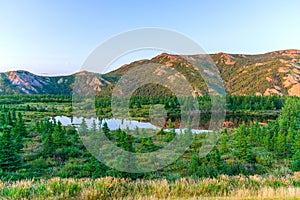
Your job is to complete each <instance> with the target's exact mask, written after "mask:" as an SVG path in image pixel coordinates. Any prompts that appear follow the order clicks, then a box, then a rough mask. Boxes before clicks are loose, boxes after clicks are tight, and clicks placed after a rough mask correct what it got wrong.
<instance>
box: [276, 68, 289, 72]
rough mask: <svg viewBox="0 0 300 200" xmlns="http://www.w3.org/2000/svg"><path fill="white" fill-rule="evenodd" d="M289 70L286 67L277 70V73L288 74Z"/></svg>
mask: <svg viewBox="0 0 300 200" xmlns="http://www.w3.org/2000/svg"><path fill="white" fill-rule="evenodd" d="M289 71H290V70H289V69H288V68H286V67H280V68H279V69H278V72H279V73H287V72H289Z"/></svg>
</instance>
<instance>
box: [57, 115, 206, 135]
mask: <svg viewBox="0 0 300 200" xmlns="http://www.w3.org/2000/svg"><path fill="white" fill-rule="evenodd" d="M54 119H55V121H60V122H61V123H62V125H63V126H72V125H74V126H79V125H80V124H81V122H82V120H83V118H82V117H67V116H56V117H54ZM84 120H85V122H86V124H87V126H88V128H91V127H92V125H93V122H95V123H96V124H97V127H99V126H100V125H103V124H104V123H105V122H106V123H107V125H108V128H109V129H110V130H116V129H118V128H120V129H126V128H128V129H129V130H134V129H135V128H143V129H154V130H155V129H157V130H160V128H157V127H156V126H154V125H153V124H151V123H150V122H140V121H137V120H128V119H114V118H112V119H106V118H105V119H102V121H101V123H100V120H98V119H96V118H84ZM165 131H169V130H168V129H165ZM183 131H184V129H175V132H176V133H181V132H183ZM192 132H193V133H195V134H199V133H203V132H211V131H210V130H196V129H192Z"/></svg>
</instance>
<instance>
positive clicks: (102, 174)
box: [0, 95, 300, 199]
mask: <svg viewBox="0 0 300 200" xmlns="http://www.w3.org/2000/svg"><path fill="white" fill-rule="evenodd" d="M197 100H198V103H199V107H200V110H201V111H202V112H203V113H206V114H207V115H208V119H209V110H210V107H211V102H210V98H209V97H206V96H204V97H198V99H197ZM154 104H162V105H164V107H165V109H166V110H167V114H168V115H167V116H168V120H167V123H166V125H165V127H167V128H169V130H170V131H165V130H164V129H161V130H159V131H157V134H156V135H155V136H153V137H148V138H142V139H140V138H135V137H134V136H132V135H131V134H128V132H129V130H126V129H124V130H121V129H116V130H110V129H109V128H108V126H107V124H106V123H104V124H103V125H102V126H99V124H96V123H93V125H92V127H91V128H88V126H87V124H86V122H85V120H84V119H83V120H82V122H81V124H79V125H78V126H75V125H74V126H62V123H61V122H60V121H55V120H53V118H52V117H55V116H59V115H65V116H71V115H72V97H70V96H63V95H19V96H18V95H14V96H10V95H3V96H1V98H0V179H1V181H2V183H1V184H0V196H4V197H7V198H16V199H17V198H18V197H20V196H18V195H21V194H17V193H18V192H20V191H19V190H21V189H20V188H23V189H24V187H25V186H24V185H23V186H22V187H21V186H20V188H19V189H16V188H18V185H16V186H15V187H14V186H11V184H10V186H9V187H8V186H7V185H6V184H7V183H16V182H15V181H21V182H20V184H21V185H22V181H25V182H24V184H25V183H26V181H29V182H30V181H32V179H34V183H32V186H30V187H29V189H28V190H29V191H27V193H26V192H25V193H24V194H23V193H22V195H23V196H24V195H25V196H26V195H27V196H26V198H28V199H31V198H35V196H34V194H33V193H32V192H33V190H34V188H35V187H38V189H41V188H39V187H40V185H41V184H44V187H45V191H44V193H43V192H41V195H47V196H48V195H49V194H48V193H47V192H46V188H47V187H48V186H49V187H58V188H60V189H59V190H61V191H57V193H59V194H60V193H63V191H66V189H63V188H62V187H67V188H68V191H69V190H70V189H71V188H73V189H72V192H70V194H68V195H70V197H71V196H73V197H78V198H79V196H76V195H79V194H81V193H82V189H83V188H86V189H88V188H90V187H92V186H91V183H90V185H89V183H88V182H93V180H94V181H95V182H94V183H93V184H98V185H97V186H95V187H96V188H97V187H98V189H99V190H97V189H96V191H98V192H99V195H105V194H103V193H102V192H101V191H102V190H103V188H102V189H101V187H105V184H109V183H108V182H113V183H111V184H112V185H113V186H111V187H116V188H110V190H109V191H110V192H113V191H114V190H119V189H120V190H122V191H123V192H124V194H125V193H126V195H129V193H130V192H129V193H128V191H127V189H126V188H127V187H126V184H128V187H133V188H135V187H137V188H140V187H138V186H137V185H138V184H139V182H138V181H144V182H145V183H144V184H145V185H148V186H149V187H151V188H152V190H150V189H149V188H148V189H147V188H144V190H145V191H144V192H145V194H144V195H149V194H152V193H153V194H152V195H158V194H157V193H160V192H157V191H156V190H159V189H158V188H156V189H153V187H154V186H153V185H152V184H154V183H152V182H151V181H154V182H155V181H157V182H159V181H164V180H165V181H166V183H165V184H166V185H167V186H166V187H167V188H168V190H170V191H173V190H174V192H175V193H176V195H178V196H180V195H181V194H180V192H179V191H178V190H179V189H178V188H176V187H179V186H178V185H181V184H183V185H188V184H190V185H191V187H195V188H197V187H199V188H198V189H199V190H200V189H201V187H204V186H201V187H200V186H197V184H196V183H198V182H199V183H198V184H200V185H201V184H204V183H206V182H208V183H209V184H208V185H207V187H208V188H206V192H203V193H202V194H204V196H205V195H207V196H213V195H217V194H218V192H220V194H222V195H225V196H226V195H229V193H230V194H231V190H232V191H233V190H236V189H237V188H239V187H241V185H243V184H244V185H245V184H250V185H251V187H250V186H249V187H250V188H252V187H254V188H256V189H255V191H257V192H258V191H259V190H260V189H263V188H264V187H270V188H271V189H274V190H276V189H278V188H279V189H280V188H281V189H282V187H283V188H288V187H299V186H300V176H297V172H299V171H300V113H299V110H300V98H298V97H280V96H268V97H263V96H230V95H229V96H227V97H226V107H227V115H228V116H230V117H226V120H231V119H238V120H236V124H235V125H234V126H233V127H229V128H228V127H224V129H222V130H221V131H220V133H219V139H218V142H217V144H216V145H215V146H214V147H213V149H212V151H211V152H210V153H209V154H208V155H206V156H205V157H203V158H199V155H198V154H199V149H200V148H201V146H202V144H203V141H204V139H205V136H206V134H209V133H203V134H191V132H190V130H187V131H185V132H184V133H183V134H189V135H191V137H193V142H192V144H191V145H190V146H189V147H188V148H187V149H186V151H185V153H184V155H183V156H181V157H180V158H179V159H178V160H176V161H175V162H174V163H172V164H171V165H169V166H167V167H165V168H163V169H160V170H158V171H155V172H149V173H127V172H120V171H118V170H115V169H112V168H110V167H108V166H106V165H105V164H103V163H101V162H99V161H98V160H97V159H96V158H95V157H94V156H92V155H91V153H89V151H88V150H87V149H86V147H85V146H84V144H83V142H82V140H81V138H80V136H79V135H80V134H78V133H80V132H84V133H96V134H97V133H99V134H100V133H104V134H105V135H106V136H107V138H109V140H110V141H112V142H113V143H114V144H115V145H116V146H118V147H120V148H122V149H124V150H126V151H130V152H139V153H144V152H151V151H156V150H158V149H161V148H163V147H164V146H165V145H167V144H168V143H169V142H170V141H172V140H173V139H174V138H175V137H176V133H175V128H176V126H177V125H176V124H177V123H176V122H177V120H178V114H179V113H180V107H179V105H178V101H177V99H176V97H172V96H171V97H162V96H161V97H151V98H150V97H141V96H135V97H132V98H131V99H130V113H131V117H132V118H134V119H139V120H145V121H147V120H148V118H149V116H148V110H149V108H150V106H151V105H154ZM95 107H96V112H97V116H98V117H99V118H101V119H102V118H106V117H110V116H111V114H110V111H111V107H110V99H109V98H108V97H98V98H96V101H95ZM134 113H136V114H134ZM249 116H250V118H249ZM251 116H252V117H251ZM205 123H206V122H205V120H204V122H203V126H204V127H205ZM200 124H201V123H200ZM133 131H134V132H135V133H136V134H143V131H142V130H139V129H135V130H133ZM295 174H296V175H295ZM255 176H259V177H260V178H259V179H260V180H259V181H258V180H256V182H255V180H252V179H253V177H255ZM237 177H238V178H237ZM243 177H244V178H245V177H246V178H247V180H249V181H250V182H249V183H246V182H245V180H244V178H243ZM285 177H289V178H288V179H287V178H285ZM55 178H56V179H57V180H56V179H55ZM66 178H68V179H66ZM70 178H72V179H76V180H78V183H77V184H74V183H72V181H71V180H70ZM123 180H127V181H125V182H123ZM189 180H190V181H189ZM192 180H193V181H194V182H193V181H192ZM213 180H218V181H221V182H222V184H224V185H218V184H217V185H214V184H212V183H213V182H214V181H213ZM286 180H288V183H287V182H286ZM43 181H45V182H43ZM147 181H148V182H147ZM201 181H204V182H203V183H200V182H201ZM251 181H252V182H251ZM174 183H178V184H175V185H176V186H174V185H173V186H172V184H174ZM239 183H241V185H239ZM49 184H50V185H49ZM51 184H52V185H51ZM53 184H58V185H57V186H54V185H53ZM101 184H102V186H101V187H100V185H101ZM124 184H125V185H124ZM130 184H131V186H130ZM232 184H233V185H234V184H236V185H234V186H232V188H231V186H230V185H232ZM25 185H26V184H25ZM211 185H212V186H211ZM69 187H71V188H69ZM145 187H146V186H145ZM174 187H175V188H174ZM182 187H187V186H182ZM209 187H216V188H215V189H212V188H210V190H211V191H209ZM137 188H135V189H136V190H138V189H137ZM226 188H227V189H226ZM35 189H36V188H35ZM90 189H91V188H90ZM92 189H93V190H95V188H94V186H93V188H92ZM198 189H197V190H198ZM202 189H203V188H202ZM240 189H245V188H240ZM51 190H53V188H52V189H51ZM141 190H142V189H141ZM195 190H196V189H195ZM227 190H228V191H227ZM150 191H152V192H150ZM187 191H188V190H187ZM23 192H24V191H23ZM298 192H299V191H298ZM115 193H116V192H115ZM127 193H128V194H127ZM175 193H174V195H175ZM190 193H191V194H190V195H191V197H192V196H193V195H197V194H196V193H197V192H196V193H195V191H194V192H193V191H190ZM258 193H259V192H258ZM138 194H139V195H142V192H140V193H137V194H136V195H138ZM163 194H164V193H161V195H163ZM13 195H16V196H13ZM51 195H54V196H55V194H51ZM81 195H82V194H81ZM116 195H117V194H116ZM176 195H175V196H176ZM182 195H185V194H182ZM157 197H158V198H159V196H157ZM185 197H189V196H185ZM36 198H38V197H37V196H36ZM39 198H43V196H40V197H39ZM93 198H94V199H97V198H99V196H98V197H97V195H96V196H95V197H92V198H91V199H93ZM116 198H117V197H116Z"/></svg>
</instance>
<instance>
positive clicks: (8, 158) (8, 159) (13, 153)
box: [0, 126, 21, 171]
mask: <svg viewBox="0 0 300 200" xmlns="http://www.w3.org/2000/svg"><path fill="white" fill-rule="evenodd" d="M20 165H21V157H20V155H19V154H18V153H17V149H16V145H15V142H14V140H13V137H12V134H11V127H9V126H5V127H4V128H3V132H2V133H0V168H1V169H2V170H3V171H15V170H16V169H18V168H19V167H20Z"/></svg>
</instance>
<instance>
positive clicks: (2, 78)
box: [0, 50, 300, 96]
mask: <svg viewBox="0 0 300 200" xmlns="http://www.w3.org/2000/svg"><path fill="white" fill-rule="evenodd" d="M200 56H201V55H192V56H184V58H185V59H183V58H182V57H181V56H177V55H170V54H165V53H163V54H160V55H158V56H156V57H154V58H152V59H150V60H140V61H136V62H133V63H130V64H127V65H123V66H122V67H120V68H119V69H117V70H115V71H113V72H110V73H108V74H105V75H100V74H95V73H90V72H80V73H76V74H73V75H69V76H57V77H46V76H37V75H34V74H31V73H29V72H26V71H12V72H6V73H0V94H71V92H72V87H73V84H74V80H75V78H76V77H77V78H78V80H79V81H80V82H82V84H81V87H80V90H82V92H85V91H89V89H90V88H93V89H94V90H95V91H97V92H98V93H102V94H104V95H105V94H108V93H109V92H110V91H111V90H112V88H113V87H114V84H115V83H116V82H117V81H118V78H119V77H120V76H121V75H122V74H125V73H126V72H128V71H129V70H130V69H133V68H134V67H135V66H137V65H141V64H147V63H159V64H162V67H161V69H159V70H158V71H155V72H152V73H153V75H155V76H162V74H163V71H164V67H165V66H168V67H171V68H172V69H174V70H176V71H178V73H180V74H182V75H183V76H184V77H185V79H187V80H188V81H189V82H190V83H191V85H192V86H193V88H194V93H195V95H204V94H206V93H207V87H206V85H205V83H204V81H203V78H202V77H201V75H200V74H198V73H197V71H195V70H194V69H193V68H192V67H191V64H190V61H192V60H195V59H197V58H199V57H200ZM211 58H212V59H213V61H214V62H215V63H216V65H217V67H218V68H219V70H220V72H221V76H222V79H223V83H224V85H225V87H226V90H227V92H228V93H230V94H233V95H291V96H292V95H293V96H294V95H295V96H300V50H281V51H274V52H270V53H266V54H259V55H245V54H226V53H217V54H212V55H211ZM163 65H164V66H163ZM202 72H203V73H209V71H208V72H207V71H205V70H204V71H202ZM162 77H163V76H162ZM180 78H182V76H174V77H168V79H169V80H170V81H174V84H175V83H176V79H180ZM146 90H147V91H148V92H149V91H151V90H152V91H153V92H158V91H160V92H164V91H162V90H161V89H160V90H157V89H154V87H153V86H148V88H147V89H146Z"/></svg>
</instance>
